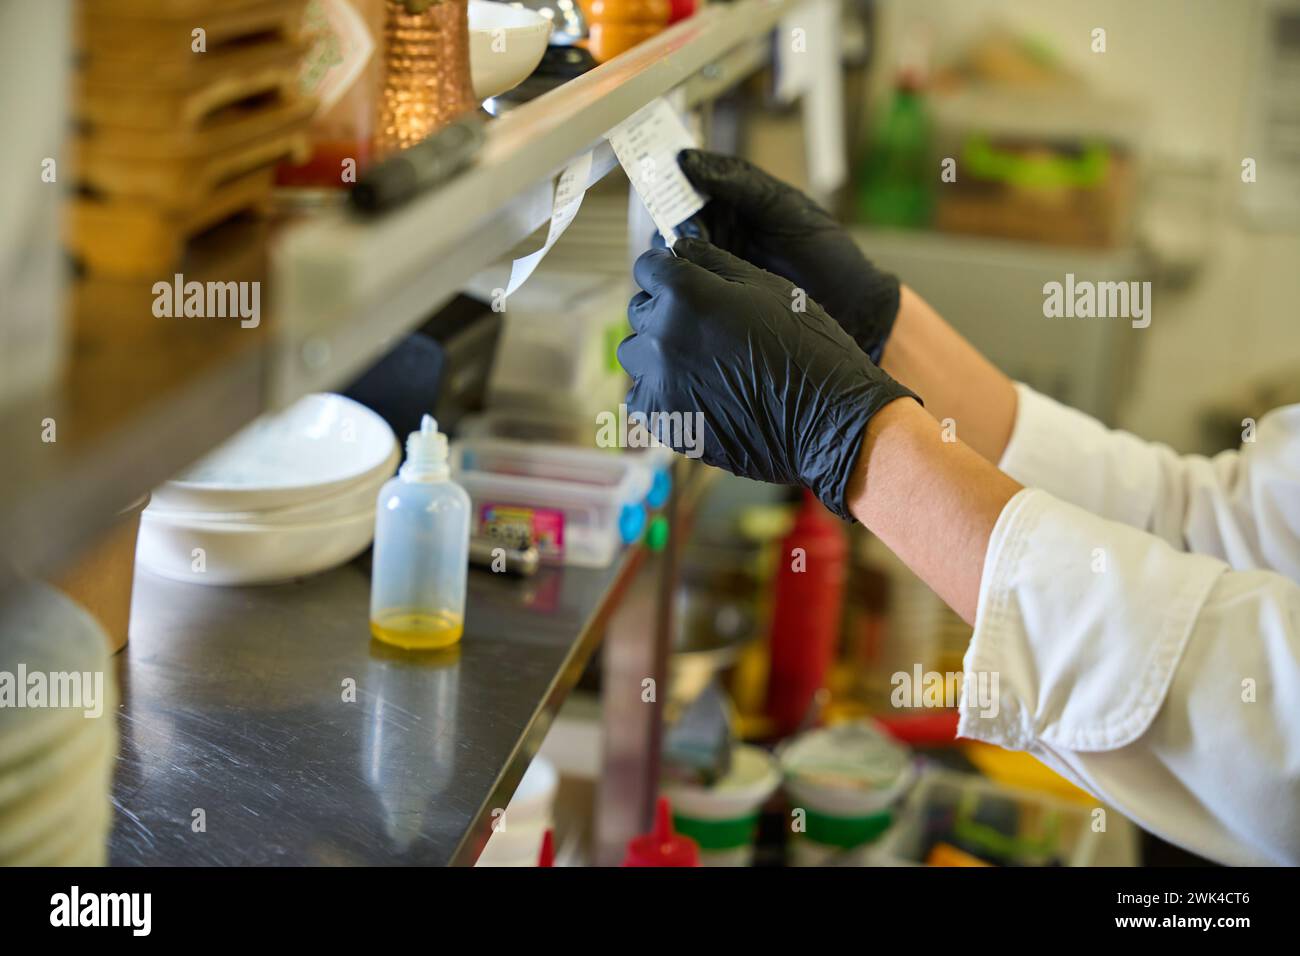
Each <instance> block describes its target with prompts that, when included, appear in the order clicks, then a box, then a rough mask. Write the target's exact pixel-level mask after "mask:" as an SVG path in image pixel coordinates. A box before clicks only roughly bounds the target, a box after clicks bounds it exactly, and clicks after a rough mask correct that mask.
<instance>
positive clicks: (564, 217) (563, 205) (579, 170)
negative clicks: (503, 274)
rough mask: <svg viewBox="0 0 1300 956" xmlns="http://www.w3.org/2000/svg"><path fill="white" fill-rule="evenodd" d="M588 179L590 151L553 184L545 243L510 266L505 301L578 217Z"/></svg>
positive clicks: (567, 168) (572, 163) (572, 164)
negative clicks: (553, 193)
mask: <svg viewBox="0 0 1300 956" xmlns="http://www.w3.org/2000/svg"><path fill="white" fill-rule="evenodd" d="M590 178H591V150H588V151H587V152H585V153H583V154H582V155H581V156H579V157H578V158H577V159H575V160H574V161H573V162H571V163H569V165H568V166H567V167H566V168H565V170H564V172H562V173H561V174H560V180H559V182H557V183H556V184H555V197H554V199H552V200H551V228H550V229H548V230H547V231H546V242H545V243H544V244H543V245H542V248H540V249H538V250H537V251H536V252H532V253H529V254H528V255H526V256H522V257H521V258H518V259H516V260H515V261H514V262H513V263H512V264H511V266H510V282H509V283H508V284H507V285H506V296H507V297H509V296H510V295H512V294H513V293H514V291H515V290H516V289H518V288H519V287H520V286H521V285H523V284H524V282H525V281H526V280H527V279H528V277H529V276H530V275H532V274H533V270H534V269H536V268H537V266H538V265H539V264H540V263H541V261H542V260H543V259H544V258H546V254H547V253H548V252H550V251H551V246H553V245H555V243H556V242H558V241H559V239H560V236H562V235H564V230H566V229H568V228H569V223H571V222H573V219H574V217H575V216H577V215H578V208H579V207H580V206H581V205H582V197H583V196H585V195H586V194H587V180H588V179H590Z"/></svg>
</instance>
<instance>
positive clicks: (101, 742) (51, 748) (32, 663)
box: [0, 584, 117, 866]
mask: <svg viewBox="0 0 1300 956" xmlns="http://www.w3.org/2000/svg"><path fill="white" fill-rule="evenodd" d="M107 646H108V644H107V638H106V637H105V635H104V633H103V631H102V630H100V628H99V625H98V624H96V623H95V620H94V619H93V618H92V617H90V615H89V614H87V613H86V612H85V611H83V610H82V609H81V608H80V607H78V606H77V605H76V604H75V603H74V602H72V601H71V600H69V599H68V598H66V597H64V596H63V595H62V594H60V593H59V592H57V591H55V590H54V589H53V588H49V587H46V586H45V585H41V584H33V585H30V586H29V587H27V588H26V589H24V591H23V592H22V593H21V594H19V595H16V596H14V597H11V598H8V599H7V600H6V602H5V604H4V607H3V610H0V672H4V677H3V678H0V679H3V680H4V681H6V683H7V684H8V685H9V686H8V687H7V688H6V691H8V690H10V689H12V690H13V691H15V692H16V693H17V694H18V695H21V696H22V698H23V701H24V703H25V704H29V705H30V704H35V703H40V702H39V701H37V699H36V698H34V697H33V696H31V693H30V691H31V688H33V687H34V686H35V684H34V682H33V677H34V675H40V678H39V680H41V681H44V682H45V683H46V685H47V686H48V687H54V686H55V685H56V682H55V681H54V680H52V679H51V678H52V675H72V674H74V673H76V674H80V675H81V681H82V683H84V684H85V686H86V687H87V688H89V689H91V690H92V691H93V690H95V687H96V683H97V681H96V678H95V675H100V679H99V681H98V683H99V688H100V690H101V691H102V697H103V699H102V700H99V699H95V700H94V701H93V702H92V701H91V700H89V699H86V698H82V699H81V700H80V701H77V702H75V703H78V704H79V705H80V706H66V705H68V704H71V703H74V702H73V701H70V700H69V699H67V698H65V697H63V696H60V697H58V698H57V699H56V698H55V697H54V696H53V695H52V694H47V695H46V698H45V700H44V701H43V705H42V706H23V707H18V706H15V705H16V703H17V700H16V699H15V698H12V697H9V696H6V698H5V700H4V707H3V709H0V865H3V866H102V865H103V864H104V863H105V862H106V861H107V855H108V831H109V824H110V823H111V821H112V800H111V797H110V785H111V782H112V775H113V761H114V759H115V757H116V754H117V695H116V682H115V679H114V676H113V674H112V673H111V672H109V670H108V666H109V663H108V662H109V658H108V651H107ZM24 675H25V678H26V679H25V680H20V677H22V676H24ZM87 675H90V676H89V679H87ZM55 705H58V706H55ZM88 712H89V713H91V714H92V716H87V714H88Z"/></svg>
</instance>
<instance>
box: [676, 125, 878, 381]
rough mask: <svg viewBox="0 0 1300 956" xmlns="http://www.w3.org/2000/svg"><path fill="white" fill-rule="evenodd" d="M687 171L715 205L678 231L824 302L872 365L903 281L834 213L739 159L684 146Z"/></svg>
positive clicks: (682, 156) (680, 159)
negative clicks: (874, 260)
mask: <svg viewBox="0 0 1300 956" xmlns="http://www.w3.org/2000/svg"><path fill="white" fill-rule="evenodd" d="M678 163H679V164H680V166H681V168H682V172H684V173H685V174H686V177H687V178H688V179H689V180H690V181H691V183H692V184H693V185H694V186H695V188H696V189H698V190H699V191H700V192H702V193H704V194H705V195H706V196H708V197H709V202H708V203H707V204H706V205H705V207H704V208H703V209H701V210H700V211H699V212H698V213H696V215H695V216H692V217H691V219H690V220H687V222H686V223H684V224H683V225H682V227H681V229H680V230H679V232H681V234H683V235H687V236H695V237H698V238H701V239H707V240H708V241H709V242H711V243H713V244H714V245H715V246H718V247H720V248H722V249H725V250H726V251H727V252H730V253H731V254H732V255H735V256H739V257H740V258H741V259H746V260H748V261H749V262H752V263H754V265H756V266H758V267H759V268H762V269H766V270H767V271H768V272H774V273H776V274H777V275H779V276H783V277H785V278H786V279H789V280H790V281H791V282H793V283H794V284H795V285H796V286H798V287H799V288H801V289H803V290H804V291H805V292H807V293H808V296H809V298H812V299H815V300H817V302H819V303H821V305H822V307H823V308H824V309H825V310H826V311H827V312H829V313H830V314H831V316H832V317H833V318H834V319H835V321H837V322H839V324H840V325H841V326H842V327H843V328H844V331H846V332H848V333H849V335H850V336H852V337H853V340H854V341H855V342H857V343H858V347H859V348H861V349H862V351H864V352H866V353H867V356H868V357H869V358H870V359H871V361H872V362H875V363H877V364H878V363H879V362H880V356H881V353H882V352H883V351H884V348H885V341H886V340H887V339H888V338H889V333H890V330H891V329H893V327H894V319H895V317H896V316H897V315H898V279H897V278H896V277H895V276H893V275H890V274H889V273H888V272H881V271H880V270H879V269H877V268H876V267H875V266H873V265H872V264H871V262H870V261H868V259H867V257H866V256H864V255H863V254H862V250H860V249H859V248H858V246H857V244H856V243H854V241H853V240H852V239H851V238H849V236H848V234H847V233H845V231H844V229H843V228H842V227H841V226H840V225H839V223H837V222H836V221H835V219H834V218H833V217H832V216H831V214H830V213H828V212H826V210H824V209H822V208H821V207H820V206H818V205H817V204H816V203H815V202H813V201H812V200H811V199H809V198H808V197H807V196H805V195H804V194H803V193H801V192H799V190H797V189H795V188H794V187H792V186H789V185H787V184H785V183H783V182H781V181H780V180H779V179H774V178H773V177H771V176H769V175H768V174H767V173H765V172H763V171H762V170H761V169H759V168H758V167H757V166H755V165H753V164H752V163H748V162H746V161H745V160H743V159H740V158H738V157H735V156H723V155H720V154H718V153H707V152H703V151H701V150H698V149H685V150H682V152H681V153H680V154H679V155H678Z"/></svg>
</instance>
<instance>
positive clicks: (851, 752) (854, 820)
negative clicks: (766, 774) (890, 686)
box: [777, 720, 916, 866]
mask: <svg viewBox="0 0 1300 956" xmlns="http://www.w3.org/2000/svg"><path fill="white" fill-rule="evenodd" d="M777 759H778V761H779V762H780V765H781V775H782V777H783V778H784V781H785V792H786V795H787V796H788V797H789V802H790V805H791V807H792V809H794V810H799V811H802V814H801V815H800V818H801V819H802V822H803V825H802V827H799V828H796V829H795V831H794V833H793V837H794V839H793V840H792V842H791V862H792V863H793V864H794V865H796V866H844V865H848V866H853V865H864V864H865V862H866V859H867V851H868V850H869V848H870V846H871V844H872V843H874V842H875V841H876V840H878V839H879V838H880V837H881V836H882V835H883V834H884V833H885V832H886V831H887V830H888V829H889V828H890V826H891V825H892V824H893V822H894V817H895V810H894V806H895V804H896V803H897V802H898V801H899V799H900V798H901V797H902V795H903V794H904V793H905V792H906V791H907V789H908V788H909V787H910V786H911V784H912V781H913V779H914V778H915V775H916V773H915V767H914V765H913V762H912V755H911V752H910V751H909V750H908V749H907V748H906V747H903V746H901V745H900V744H898V743H897V742H895V741H894V740H893V739H891V738H890V737H889V735H888V734H886V733H885V732H884V731H883V730H881V729H880V728H879V727H878V726H877V725H876V723H875V722H874V721H871V720H855V721H850V722H848V723H844V724H837V725H836V726H834V727H824V728H821V729H819V730H813V731H809V732H808V733H805V734H800V735H799V736H797V737H794V738H792V739H790V740H789V741H787V742H786V743H785V744H783V745H782V746H781V747H780V748H779V749H778V750H777ZM796 819H799V818H796Z"/></svg>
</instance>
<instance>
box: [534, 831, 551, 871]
mask: <svg viewBox="0 0 1300 956" xmlns="http://www.w3.org/2000/svg"><path fill="white" fill-rule="evenodd" d="M537 865H538V866H551V867H553V866H555V831H554V830H552V829H551V828H550V827H547V829H546V832H545V833H544V834H542V852H541V853H539V854H538V855H537Z"/></svg>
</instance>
